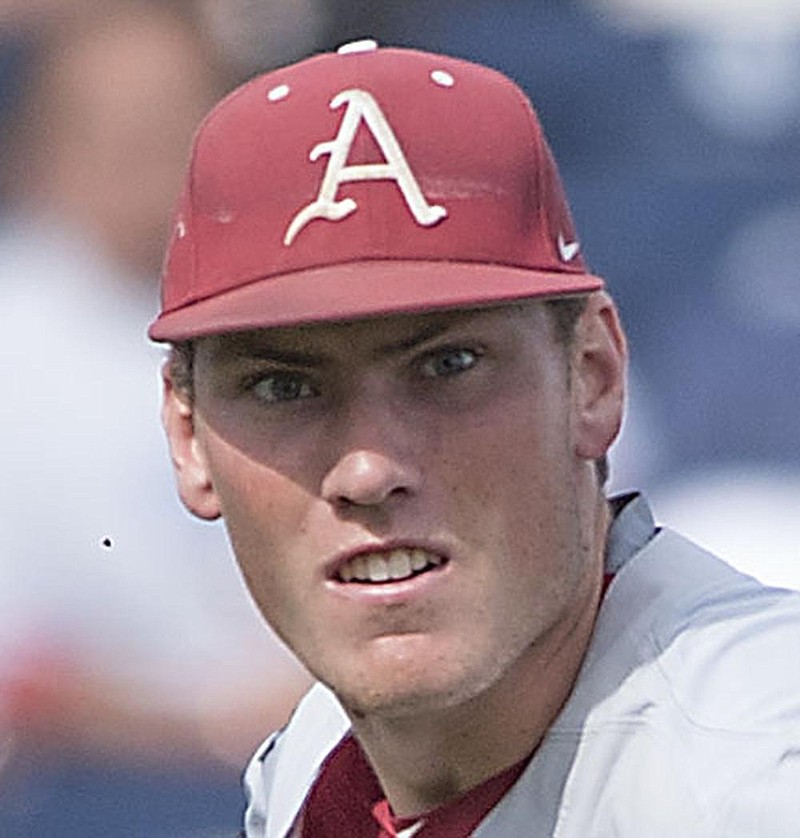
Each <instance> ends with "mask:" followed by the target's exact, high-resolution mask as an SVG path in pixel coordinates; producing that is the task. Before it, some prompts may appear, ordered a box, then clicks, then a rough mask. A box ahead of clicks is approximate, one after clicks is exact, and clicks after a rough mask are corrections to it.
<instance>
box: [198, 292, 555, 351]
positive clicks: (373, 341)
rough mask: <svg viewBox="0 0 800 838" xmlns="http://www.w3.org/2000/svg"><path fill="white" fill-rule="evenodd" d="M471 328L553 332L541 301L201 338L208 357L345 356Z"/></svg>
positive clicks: (200, 348)
mask: <svg viewBox="0 0 800 838" xmlns="http://www.w3.org/2000/svg"><path fill="white" fill-rule="evenodd" d="M464 329H471V330H475V331H480V332H482V333H485V334H487V335H488V334H492V333H496V334H498V335H500V334H507V333H509V332H510V331H512V332H513V331H515V330H522V329H524V330H525V331H526V332H528V331H530V332H531V333H537V332H538V333H540V334H541V335H542V336H549V335H550V332H551V329H550V323H549V318H548V317H547V316H546V312H545V308H544V306H543V305H542V304H541V302H539V301H535V300H533V301H525V302H523V303H517V304H513V305H503V306H493V307H487V308H474V309H458V310H446V311H430V312H423V313H410V314H393V315H388V316H384V317H372V318H364V319H359V320H350V321H338V322H326V323H309V324H301V325H297V326H285V327H279V328H270V329H254V330H251V331H244V332H231V333H227V334H220V335H212V336H209V337H206V338H200V339H199V340H198V341H197V347H198V353H199V354H201V355H203V356H205V357H206V358H207V359H208V360H212V361H213V360H224V359H228V358H235V357H247V356H251V355H259V354H262V353H263V352H265V351H269V350H280V349H284V350H291V349H295V350H297V351H299V352H302V351H319V352H325V353H331V354H341V355H343V356H348V355H352V354H354V353H355V352H357V351H368V352H370V353H371V354H375V355H383V354H386V355H391V354H394V353H402V352H403V351H408V350H411V349H413V348H415V347H416V346H418V345H420V344H424V343H425V342H427V341H429V340H434V339H436V338H438V337H440V336H445V335H447V334H449V333H451V332H457V331H459V330H464Z"/></svg>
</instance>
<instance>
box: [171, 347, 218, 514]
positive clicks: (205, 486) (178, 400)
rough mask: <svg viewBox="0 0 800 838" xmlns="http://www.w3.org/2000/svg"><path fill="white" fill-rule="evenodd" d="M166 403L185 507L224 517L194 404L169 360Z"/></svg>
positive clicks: (172, 445)
mask: <svg viewBox="0 0 800 838" xmlns="http://www.w3.org/2000/svg"><path fill="white" fill-rule="evenodd" d="M161 377H162V380H163V383H164V402H163V405H162V408H161V421H162V423H163V425H164V430H165V431H166V434H167V440H168V442H169V450H170V455H171V457H172V465H173V467H174V469H175V475H176V477H177V481H178V492H179V494H180V497H181V500H182V501H183V504H184V506H185V507H186V508H187V509H188V510H189V512H191V513H192V514H193V515H196V516H197V517H198V518H202V519H203V520H206V521H213V520H215V519H216V518H219V517H220V505H219V500H218V498H217V494H216V492H215V491H214V484H213V482H212V480H211V474H210V472H209V469H208V463H207V459H206V456H205V452H204V450H203V446H202V444H201V442H200V440H199V439H198V437H197V434H196V432H195V416H194V406H193V404H192V400H191V397H190V395H189V394H188V393H186V392H184V391H182V390H181V389H180V388H178V387H176V386H175V382H174V381H173V380H172V375H171V372H170V365H169V361H167V362H166V363H165V364H164V366H163V368H162V370H161Z"/></svg>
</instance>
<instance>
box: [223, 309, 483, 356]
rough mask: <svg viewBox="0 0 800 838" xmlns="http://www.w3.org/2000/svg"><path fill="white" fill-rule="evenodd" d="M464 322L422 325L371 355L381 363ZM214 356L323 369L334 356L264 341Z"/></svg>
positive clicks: (247, 342) (440, 321) (234, 345)
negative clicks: (321, 367) (382, 360)
mask: <svg viewBox="0 0 800 838" xmlns="http://www.w3.org/2000/svg"><path fill="white" fill-rule="evenodd" d="M466 319H468V318H466ZM466 319H465V320H466ZM465 320H460V319H459V320H457V321H454V320H452V319H450V318H447V319H436V320H432V321H431V322H428V323H424V324H422V325H420V326H419V327H418V328H416V329H415V330H414V331H413V332H412V333H411V334H409V335H406V336H404V337H401V338H398V339H397V340H391V341H388V342H386V343H383V344H380V345H379V346H377V347H376V348H375V349H374V350H373V351H372V353H371V354H372V356H373V357H374V358H377V359H379V360H381V359H384V358H389V357H392V356H393V355H399V354H403V353H405V352H409V351H411V350H413V349H416V348H418V347H420V346H422V345H424V344H425V343H427V342H428V341H430V340H434V339H435V338H438V337H441V336H442V335H444V334H446V333H447V332H449V331H451V330H452V329H454V328H456V327H457V326H459V325H461V324H462V323H463V322H465ZM214 355H215V356H216V359H217V362H218V363H219V362H221V363H237V362H247V361H256V362H257V361H264V362H269V363H276V364H284V365H286V366H299V367H304V366H305V367H315V366H322V365H324V364H325V363H326V362H328V361H330V360H331V355H330V354H329V353H328V352H327V351H325V350H322V351H320V352H313V351H307V350H302V349H295V348H286V347H281V346H276V345H274V344H272V345H271V344H270V343H268V342H267V341H263V342H262V340H252V341H250V340H238V341H235V342H233V343H232V344H231V345H228V346H224V345H220V346H218V348H217V351H216V352H214Z"/></svg>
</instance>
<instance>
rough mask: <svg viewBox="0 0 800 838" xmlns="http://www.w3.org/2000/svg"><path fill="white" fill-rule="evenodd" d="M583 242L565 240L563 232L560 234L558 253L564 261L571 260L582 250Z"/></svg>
mask: <svg viewBox="0 0 800 838" xmlns="http://www.w3.org/2000/svg"><path fill="white" fill-rule="evenodd" d="M580 249H581V243H580V242H578V241H574V242H568V241H565V239H564V236H563V234H562V233H559V234H558V254H559V256H561V261H562V262H571V261H572V260H573V259H574V258H575V257H576V256H577V255H578V253H579V252H580Z"/></svg>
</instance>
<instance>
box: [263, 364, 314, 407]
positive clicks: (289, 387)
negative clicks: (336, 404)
mask: <svg viewBox="0 0 800 838" xmlns="http://www.w3.org/2000/svg"><path fill="white" fill-rule="evenodd" d="M251 389H252V391H253V393H254V395H255V396H256V398H257V399H259V401H262V402H266V403H267V404H277V403H278V402H292V401H297V400H299V399H309V398H311V397H313V396H316V395H317V391H316V389H315V388H314V387H313V386H312V384H311V382H310V381H309V380H308V379H307V378H306V377H305V376H304V375H300V374H298V373H293V372H273V373H270V374H269V375H264V376H261V377H260V378H259V379H258V380H257V381H256V382H255V383H254V384H253V385H252V386H251Z"/></svg>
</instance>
